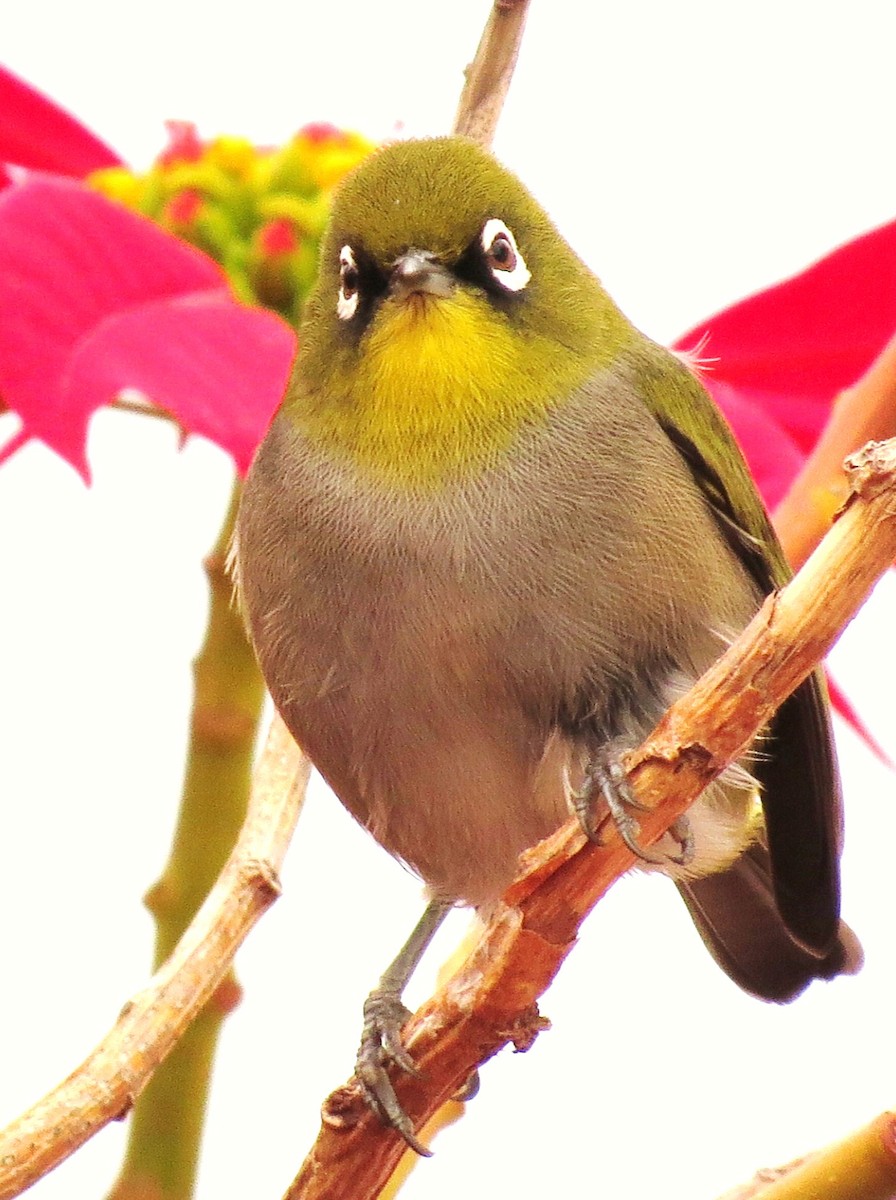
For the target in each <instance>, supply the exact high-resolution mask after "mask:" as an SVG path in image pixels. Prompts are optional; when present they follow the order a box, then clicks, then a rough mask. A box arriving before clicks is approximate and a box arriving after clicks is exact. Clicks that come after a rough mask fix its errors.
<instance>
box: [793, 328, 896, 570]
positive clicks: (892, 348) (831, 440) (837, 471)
mask: <svg viewBox="0 0 896 1200" xmlns="http://www.w3.org/2000/svg"><path fill="white" fill-rule="evenodd" d="M894 436H896V336H894V337H893V338H892V340H891V341H890V342H888V344H887V345H886V346H885V347H884V349H883V350H882V351H881V353H880V354H879V355H878V357H877V358H876V359H875V361H874V362H873V363H872V364H871V366H870V367H869V368H868V370H867V371H866V372H865V374H864V375H863V376H862V378H861V379H860V380H859V381H858V383H855V384H853V386H852V387H850V388H847V389H846V391H844V392H841V393H840V395H839V396H837V397H836V399H835V400H834V403H833V406H832V409H831V415H830V417H829V419H828V423H827V425H826V426H825V428H824V431H823V432H822V435H821V437H820V438H819V439H818V442H817V444H816V445H815V447H814V449H813V451H812V453H811V454H810V455H809V458H808V459H807V460H806V462H805V464H804V465H803V469H802V470H801V471H800V473H799V474H798V475H797V477H796V479H795V480H794V481H793V483H792V484H791V486H790V491H789V492H788V493H787V495H786V496H785V497H784V499H783V500H782V501H781V503H780V504H779V505H778V508H777V510H776V512H775V528H776V529H777V531H778V536H779V537H780V539H781V544H782V545H783V547H784V552H785V553H786V555H787V558H788V560H789V562H790V563H791V564H792V565H793V566H794V568H796V567H801V566H802V565H803V563H804V562H805V561H806V559H807V558H808V557H809V555H810V554H811V552H812V550H813V548H814V547H815V546H817V545H818V543H819V542H820V541H821V539H822V537H823V536H824V533H825V530H826V529H827V528H828V526H829V525H830V523H831V517H832V516H833V514H834V513H835V512H836V510H837V509H838V508H839V506H840V505H841V504H842V503H843V501H844V500H845V498H846V491H847V489H846V482H845V480H844V478H843V471H842V470H841V464H842V463H843V460H844V458H845V457H846V456H847V454H851V453H852V451H853V450H856V449H857V448H858V447H859V446H863V445H864V444H865V443H866V442H867V441H870V440H871V439H875V440H881V439H883V438H889V437H894Z"/></svg>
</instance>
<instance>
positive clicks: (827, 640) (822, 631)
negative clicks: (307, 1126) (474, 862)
mask: <svg viewBox="0 0 896 1200" xmlns="http://www.w3.org/2000/svg"><path fill="white" fill-rule="evenodd" d="M849 471H850V483H851V487H852V489H853V495H852V497H851V500H850V503H849V504H848V506H847V508H846V511H845V512H844V514H843V515H842V516H841V518H840V520H839V521H838V522H837V523H836V525H835V526H834V528H833V529H832V530H831V531H830V533H829V534H828V536H827V537H826V538H825V539H824V541H823V542H822V543H821V545H820V546H819V547H818V549H817V551H816V552H815V554H814V555H813V556H812V558H811V559H810V561H809V562H808V563H807V564H806V566H805V567H804V569H803V570H802V571H801V572H800V574H799V575H798V576H797V577H796V578H795V579H794V580H793V581H792V582H791V583H790V584H789V585H788V586H787V587H786V588H785V589H784V590H783V591H781V592H780V593H778V594H777V595H775V596H771V597H769V599H768V600H767V601H766V603H765V604H764V605H763V607H762V609H761V610H760V612H759V613H758V614H757V616H756V617H755V619H754V620H753V621H752V622H751V624H750V625H749V626H748V628H747V629H746V630H745V631H744V633H743V634H742V635H741V637H740V638H738V640H737V641H736V642H735V643H734V644H733V645H732V646H731V647H730V648H729V650H728V651H727V652H726V654H725V655H724V656H723V657H722V658H721V659H720V660H719V661H718V663H716V664H715V666H713V667H712V669H711V670H710V671H708V672H707V673H706V675H705V676H704V677H703V678H702V679H701V680H700V681H699V682H698V683H697V684H696V686H695V687H694V688H693V689H692V690H691V691H690V692H689V693H688V695H687V696H685V697H684V698H683V699H682V700H681V701H680V702H679V703H677V704H676V705H674V707H673V708H672V709H670V711H669V712H668V713H667V714H666V716H665V717H664V718H663V720H662V721H661V722H660V724H659V725H658V726H657V728H656V729H655V730H654V732H653V734H651V736H650V737H649V738H648V739H647V741H646V742H645V743H644V745H642V746H641V747H640V748H639V749H638V750H637V751H635V753H634V754H632V755H631V756H630V758H629V764H628V765H629V772H630V773H629V781H630V783H631V784H632V785H633V787H634V788H635V791H636V793H637V796H638V799H639V800H640V801H642V802H643V803H644V804H646V805H649V806H650V807H651V809H652V810H653V811H651V812H649V813H645V814H644V815H643V819H642V817H641V814H639V823H640V824H641V829H642V837H643V838H644V840H645V841H646V842H648V843H649V842H652V841H655V840H656V839H657V838H658V837H660V836H661V835H662V833H663V832H664V831H665V830H666V829H667V828H668V826H669V825H670V824H671V822H672V821H673V820H674V819H675V818H676V817H677V816H679V815H680V814H681V813H683V812H684V811H685V809H686V808H687V807H688V806H689V805H690V804H691V803H692V801H693V800H694V799H695V798H696V796H697V795H698V794H699V792H700V791H701V790H702V788H703V787H705V786H706V784H707V783H709V782H710V780H711V779H713V778H715V777H716V776H717V775H718V774H719V773H720V772H721V771H722V770H723V769H724V767H725V765H726V764H727V763H729V762H731V761H732V760H733V759H735V758H737V757H738V755H739V754H741V753H742V751H743V750H744V749H745V748H746V747H747V746H748V745H749V744H750V742H751V741H752V739H753V737H754V736H755V734H756V732H757V731H758V730H759V729H760V728H761V726H762V725H763V724H764V723H765V722H766V721H767V720H768V719H769V718H770V716H771V715H772V713H773V712H774V711H775V709H776V708H777V707H778V706H779V705H780V704H781V702H782V701H783V700H784V699H785V698H786V697H787V696H788V695H789V694H790V692H792V691H793V689H794V688H795V687H797V686H798V684H799V683H800V682H801V681H802V680H803V679H804V678H805V677H806V675H807V674H808V673H809V672H810V671H811V670H812V669H813V667H814V665H815V664H816V663H817V662H818V661H819V659H820V658H822V656H823V655H824V654H826V653H827V651H828V650H829V649H830V647H831V646H832V645H833V644H834V642H835V641H836V640H837V638H838V637H839V635H840V632H841V630H842V629H843V627H844V626H845V625H846V624H847V623H848V622H849V620H850V619H851V618H852V616H853V615H854V613H855V612H856V611H857V610H858V608H859V607H860V606H861V604H862V602H863V601H864V599H865V598H866V597H867V595H868V593H869V592H870V590H871V588H872V586H873V585H874V583H875V581H876V580H877V578H878V576H879V575H880V574H882V572H883V571H884V570H886V568H887V567H888V565H889V564H890V563H891V562H892V560H893V557H894V555H896V441H894V442H890V443H884V444H880V445H871V446H869V447H866V449H865V450H864V451H862V452H861V453H860V454H857V455H856V456H855V457H854V459H853V460H851V461H850V463H849ZM633 861H634V860H633V857H632V855H631V854H630V852H629V851H628V850H627V849H626V848H625V846H623V845H622V843H621V842H620V840H619V838H618V835H617V834H616V833H615V831H614V830H608V832H607V839H606V843H605V844H604V845H602V846H595V845H592V844H589V843H586V842H585V839H584V838H583V835H582V833H581V831H580V829H579V827H578V824H577V822H575V821H570V822H569V823H568V824H566V825H565V826H563V828H562V829H560V830H559V831H558V832H557V833H556V834H555V835H554V836H553V837H551V838H548V839H546V840H545V841H544V842H542V843H541V844H540V845H539V846H537V847H535V848H534V849H533V850H531V851H530V852H529V853H528V854H526V855H525V856H524V858H523V864H522V865H523V873H522V874H521V876H520V877H518V879H517V881H516V882H515V883H514V884H513V886H512V887H511V888H510V890H509V891H508V893H507V894H506V896H505V897H504V904H503V905H502V906H501V907H500V909H499V911H498V912H497V913H496V915H495V916H494V918H493V919H492V921H491V922H490V924H489V926H488V928H487V929H486V930H485V931H484V932H483V934H482V937H481V939H480V941H479V943H478V945H477V946H476V948H475V949H474V951H473V953H472V955H471V956H470V959H469V960H468V962H467V963H466V964H465V965H464V966H463V967H462V968H461V969H460V970H459V971H458V972H457V973H456V974H455V975H454V977H453V978H452V979H451V980H449V981H448V983H447V984H446V985H445V986H444V987H443V988H441V989H440V990H439V991H438V992H437V994H436V995H435V996H434V997H433V998H432V999H431V1000H429V1001H428V1002H427V1003H426V1004H424V1005H423V1007H422V1008H421V1009H420V1010H419V1011H418V1012H417V1013H416V1014H415V1015H414V1016H413V1017H412V1018H411V1019H410V1021H409V1022H408V1024H407V1025H406V1027H405V1030H404V1035H403V1036H404V1040H405V1042H406V1044H407V1045H408V1047H409V1048H410V1050H411V1051H412V1053H413V1056H414V1058H415V1060H416V1062H417V1063H418V1065H419V1067H420V1071H421V1074H420V1076H419V1077H417V1078H414V1077H410V1076H406V1075H405V1076H401V1077H398V1078H396V1079H395V1081H394V1082H395V1088H396V1092H397V1094H398V1098H399V1100H400V1101H401V1103H402V1105H403V1107H404V1108H405V1111H406V1112H407V1113H408V1114H409V1116H410V1117H411V1119H412V1121H413V1122H414V1125H415V1126H416V1127H418V1128H419V1126H420V1125H421V1124H422V1123H423V1122H425V1121H426V1120H427V1119H428V1118H429V1117H431V1116H432V1114H433V1113H434V1112H435V1111H436V1110H437V1109H438V1108H439V1106H440V1105H441V1104H443V1103H444V1102H445V1100H447V1099H448V1097H450V1096H451V1095H452V1094H453V1093H454V1092H456V1090H457V1089H458V1087H459V1086H460V1085H461V1084H462V1083H463V1081H464V1080H465V1079H466V1078H467V1077H468V1076H469V1075H470V1073H471V1072H472V1071H473V1070H474V1069H475V1068H476V1067H478V1066H479V1065H480V1064H481V1063H483V1062H485V1061H486V1060H487V1059H488V1058H490V1057H491V1056H492V1055H493V1054H495V1053H496V1052H497V1051H498V1050H500V1049H501V1048H502V1047H503V1046H505V1045H506V1044H507V1043H508V1042H512V1043H514V1044H515V1045H516V1046H517V1048H518V1049H525V1048H526V1047H527V1046H528V1045H529V1044H531V1042H532V1041H533V1040H534V1038H535V1037H536V1036H537V1034H538V1032H539V1029H540V1027H541V1024H542V1022H541V1018H540V1017H539V1015H538V1008H537V1001H538V997H539V996H540V995H541V994H542V992H543V991H544V990H545V988H546V987H547V986H548V984H549V983H550V982H551V980H552V979H553V977H554V975H555V974H556V972H557V970H558V969H559V967H560V965H561V963H562V962H563V960H564V958H565V957H566V955H567V954H568V953H569V951H570V949H571V948H572V945H573V943H574V941H575V937H576V934H577V931H578V928H579V925H580V924H581V922H582V920H583V918H584V917H585V916H586V915H587V913H588V912H589V911H590V910H591V908H592V907H593V906H594V904H595V903H596V902H597V900H598V899H599V898H600V897H601V895H603V893H604V892H605V891H606V890H607V888H608V887H609V886H610V884H611V883H613V882H614V881H615V880H616V879H617V878H618V877H619V875H621V874H622V873H623V872H624V871H626V870H627V869H629V868H630V867H631V866H632V865H633ZM404 1148H405V1147H404V1143H403V1142H402V1140H401V1139H400V1138H399V1136H398V1135H397V1134H396V1133H394V1132H393V1131H391V1130H388V1129H385V1128H384V1127H383V1126H382V1125H381V1124H380V1123H379V1122H378V1121H377V1119H376V1118H375V1117H373V1116H372V1115H371V1114H370V1113H369V1112H368V1111H367V1110H366V1108H365V1107H364V1104H363V1102H362V1101H361V1099H360V1097H359V1094H358V1091H357V1089H356V1087H355V1085H354V1084H353V1083H350V1084H348V1085H346V1086H345V1087H342V1088H340V1089H338V1090H337V1091H336V1092H334V1093H333V1095H332V1096H330V1097H329V1099H328V1100H327V1101H326V1103H325V1104H324V1109H323V1126H322V1128H321V1131H320V1134H319V1136H318V1140H317V1142H316V1144H315V1146H314V1147H313V1149H312V1151H311V1153H310V1155H309V1156H308V1158H307V1159H306V1161H305V1163H304V1164H303V1166H302V1168H301V1170H300V1172H299V1174H298V1176H297V1177H296V1179H295V1180H294V1182H293V1184H292V1186H291V1187H290V1189H289V1191H288V1192H287V1194H286V1198H285V1200H322V1198H323V1197H327V1200H341V1198H343V1197H344V1198H345V1200H349V1198H351V1200H370V1198H372V1197H375V1196H376V1195H377V1194H378V1192H379V1189H380V1188H381V1187H382V1185H383V1184H384V1183H385V1181H386V1180H387V1179H388V1177H389V1175H390V1173H391V1172H392V1170H393V1169H394V1167H395V1164H396V1163H397V1161H398V1159H399V1158H400V1157H401V1154H402V1152H403V1151H404Z"/></svg>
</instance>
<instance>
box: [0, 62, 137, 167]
mask: <svg viewBox="0 0 896 1200" xmlns="http://www.w3.org/2000/svg"><path fill="white" fill-rule="evenodd" d="M0 160H2V161H3V162H8V163H15V164H16V165H17V166H20V167H32V168H35V169H37V170H39V171H55V172H57V173H58V174H60V175H73V176H75V177H76V178H81V177H82V176H84V175H86V174H87V173H88V172H89V171H96V170H98V169H99V168H100V167H114V166H116V165H117V164H118V163H120V162H121V159H120V158H119V157H118V155H117V154H116V153H115V151H114V150H111V149H110V148H109V147H108V146H107V145H106V144H105V142H102V141H100V139H99V138H98V137H97V136H96V134H94V133H91V131H90V130H89V129H85V127H84V126H83V125H82V124H81V122H80V121H76V120H75V118H74V117H71V116H69V114H68V113H67V112H65V110H64V109H61V108H60V107H59V105H58V104H54V103H53V101H52V100H49V99H48V98H47V97H46V96H43V95H41V93H40V92H38V91H35V89H34V88H32V87H30V86H29V85H28V84H27V83H25V82H24V80H22V79H19V78H18V77H17V76H16V75H13V74H12V72H11V71H7V70H6V68H5V67H0ZM3 177H5V179H6V180H7V182H8V181H9V175H8V174H7V173H6V172H4V173H3ZM0 186H3V179H2V178H0Z"/></svg>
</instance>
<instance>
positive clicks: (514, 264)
mask: <svg viewBox="0 0 896 1200" xmlns="http://www.w3.org/2000/svg"><path fill="white" fill-rule="evenodd" d="M479 242H480V245H481V246H482V253H483V256H484V258H485V265H486V266H487V267H488V269H489V271H491V273H492V278H493V279H494V280H495V281H496V282H497V283H500V285H501V287H504V288H507V290H508V291H509V292H521V291H522V290H523V288H524V287H525V286H526V284H527V283H528V282H529V280H530V279H531V278H532V275H531V273H530V272H529V268H528V267H527V266H526V260H525V259H524V258H523V256H522V254H520V251H519V247H518V246H517V244H516V239H515V238H514V236H513V234H512V233H511V232H510V230H509V229H508V228H507V226H506V225H505V224H504V222H503V221H499V220H498V218H497V217H492V218H491V220H489V221H486V223H485V225H483V227H482V233H481V234H480V235H479Z"/></svg>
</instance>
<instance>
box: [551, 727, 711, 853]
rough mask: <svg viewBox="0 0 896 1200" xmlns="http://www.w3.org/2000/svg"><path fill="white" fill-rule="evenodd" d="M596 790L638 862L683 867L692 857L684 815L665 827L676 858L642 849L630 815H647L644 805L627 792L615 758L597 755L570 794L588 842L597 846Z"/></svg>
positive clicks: (691, 841) (608, 754)
mask: <svg viewBox="0 0 896 1200" xmlns="http://www.w3.org/2000/svg"><path fill="white" fill-rule="evenodd" d="M595 789H598V790H599V792H600V795H601V797H602V798H603V800H604V803H605V804H606V806H607V810H608V811H609V814H610V817H611V818H612V821H613V824H614V825H615V826H616V829H617V831H618V833H619V836H620V837H621V838H622V840H623V842H624V843H625V844H626V846H627V847H628V848H629V850H631V852H632V854H634V855H635V856H636V857H637V858H639V859H640V860H641V861H642V862H646V863H650V864H652V865H653V866H658V867H664V866H667V865H668V864H670V863H671V864H673V865H675V866H680V867H686V866H687V865H688V864H689V863H690V862H691V861H692V860H693V857H694V837H693V833H692V831H691V824H690V821H689V820H688V818H687V815H685V814H683V815H682V816H680V817H677V818H676V820H675V821H674V822H673V823H672V825H671V826H670V827H669V833H670V834H671V835H672V837H673V838H674V839H675V840H676V841H677V842H678V844H679V847H680V851H679V853H678V854H662V853H660V852H657V851H654V850H652V849H648V848H647V847H646V846H642V845H641V843H640V841H639V840H638V836H639V834H640V832H641V827H640V825H639V824H638V821H637V819H636V818H635V817H634V816H632V811H634V812H648V811H649V809H648V807H647V806H646V805H644V804H642V803H641V802H640V800H638V799H637V797H636V796H635V794H634V792H633V791H632V790H631V788H630V786H629V783H628V777H627V775H626V772H625V768H624V767H623V765H622V762H621V761H620V758H619V756H618V755H617V754H613V753H611V752H609V751H606V750H604V751H600V752H599V753H597V754H595V756H594V758H593V759H592V760H591V761H590V762H589V764H588V766H587V768H586V773H585V782H584V784H583V785H582V787H581V788H580V789H579V790H578V791H577V792H575V793H574V794H573V808H574V810H575V813H576V816H577V817H578V819H579V824H580V825H581V827H582V831H583V832H584V834H585V836H586V837H587V838H588V839H589V840H590V841H592V842H599V841H600V835H599V829H598V827H597V822H596V816H595V814H596V809H597V806H596V805H595V803H594V792H595Z"/></svg>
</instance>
